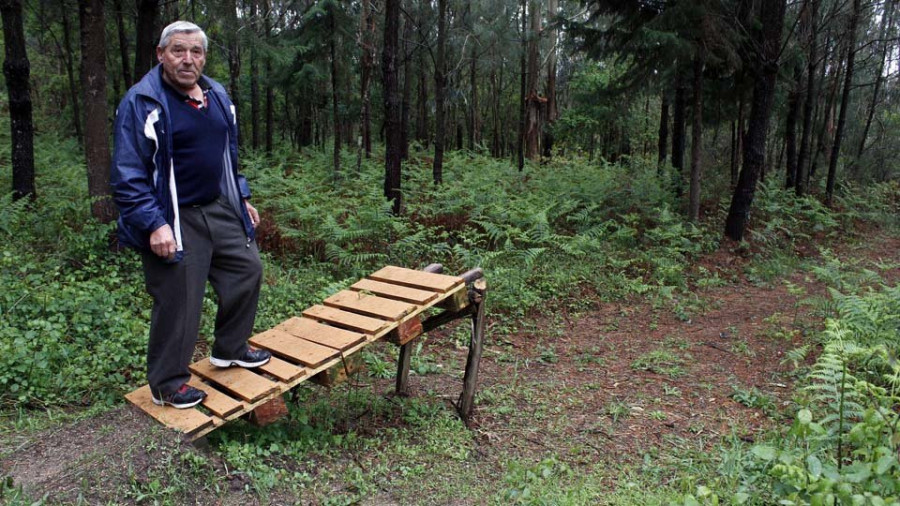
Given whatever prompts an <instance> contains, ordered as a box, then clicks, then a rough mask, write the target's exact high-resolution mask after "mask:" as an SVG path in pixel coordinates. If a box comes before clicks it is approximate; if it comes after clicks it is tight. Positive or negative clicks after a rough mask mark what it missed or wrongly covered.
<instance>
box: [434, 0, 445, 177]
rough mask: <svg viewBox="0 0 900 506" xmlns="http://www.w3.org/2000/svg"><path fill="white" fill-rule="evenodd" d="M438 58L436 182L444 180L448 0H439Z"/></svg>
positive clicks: (435, 75)
mask: <svg viewBox="0 0 900 506" xmlns="http://www.w3.org/2000/svg"><path fill="white" fill-rule="evenodd" d="M437 5H438V36H437V58H436V60H435V62H434V104H435V115H434V116H435V119H434V123H435V125H434V131H435V133H434V165H433V166H432V169H431V174H432V178H433V179H434V184H441V183H442V182H443V181H444V138H445V137H446V130H447V125H446V121H445V120H444V112H445V111H444V93H445V89H444V88H445V87H446V85H447V75H446V73H447V69H446V66H447V62H446V58H447V56H446V51H447V48H446V46H447V0H438V3H437Z"/></svg>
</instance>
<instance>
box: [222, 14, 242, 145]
mask: <svg viewBox="0 0 900 506" xmlns="http://www.w3.org/2000/svg"><path fill="white" fill-rule="evenodd" d="M225 11H226V12H225V27H226V39H227V41H228V42H227V44H228V77H229V80H228V94H229V95H231V102H232V103H234V110H235V111H237V119H238V121H241V97H240V77H241V53H240V37H239V33H240V32H239V27H240V25H239V24H238V17H237V0H227V1H226V2H225ZM240 132H241V130H240V129H238V138H237V141H238V144H239V145H243V137H244V136H243V135H241V133H240Z"/></svg>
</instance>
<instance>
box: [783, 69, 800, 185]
mask: <svg viewBox="0 0 900 506" xmlns="http://www.w3.org/2000/svg"><path fill="white" fill-rule="evenodd" d="M802 79H803V71H801V70H800V65H794V79H793V82H792V83H791V92H790V94H789V95H788V113H787V120H786V123H785V126H784V144H785V150H786V151H787V163H785V178H784V187H785V188H794V186H795V185H796V184H797V183H796V181H797V177H798V175H797V161H798V160H797V116H799V115H800V100H801V91H800V88H801V86H802V84H801V81H802Z"/></svg>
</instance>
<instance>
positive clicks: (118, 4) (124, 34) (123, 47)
mask: <svg viewBox="0 0 900 506" xmlns="http://www.w3.org/2000/svg"><path fill="white" fill-rule="evenodd" d="M113 9H115V10H116V32H117V33H118V35H119V55H120V56H119V57H120V58H121V60H122V81H123V82H124V83H125V89H128V88H131V85H132V84H134V77H133V75H132V74H131V66H130V65H129V63H128V60H129V58H128V31H127V30H126V29H125V19H124V18H123V16H122V0H113Z"/></svg>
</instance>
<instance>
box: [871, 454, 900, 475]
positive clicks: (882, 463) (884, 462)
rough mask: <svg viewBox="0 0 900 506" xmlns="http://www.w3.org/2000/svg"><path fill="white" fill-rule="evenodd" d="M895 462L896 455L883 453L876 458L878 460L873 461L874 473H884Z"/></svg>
mask: <svg viewBox="0 0 900 506" xmlns="http://www.w3.org/2000/svg"><path fill="white" fill-rule="evenodd" d="M896 462H897V457H895V456H894V455H885V456H883V457H881V458H880V459H878V462H876V463H875V473H876V474H879V475H880V474H884V473H886V472H888V470H889V469H890V468H891V466H893V465H894V464H895V463H896Z"/></svg>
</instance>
